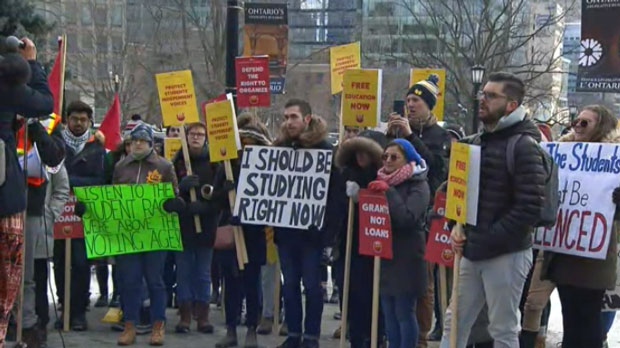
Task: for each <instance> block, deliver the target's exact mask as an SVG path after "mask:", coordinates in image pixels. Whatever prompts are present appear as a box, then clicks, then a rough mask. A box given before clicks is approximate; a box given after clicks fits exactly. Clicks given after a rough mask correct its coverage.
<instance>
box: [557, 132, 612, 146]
mask: <svg viewBox="0 0 620 348" xmlns="http://www.w3.org/2000/svg"><path fill="white" fill-rule="evenodd" d="M558 141H559V142H566V143H570V142H574V141H575V132H574V131H571V132H570V133H568V134H566V135H564V136H563V137H561V138H560V139H559V140H558ZM600 142H601V143H608V144H620V130H619V129H614V130H612V131H611V132H609V133H607V135H606V136H605V137H604V138H603V140H601V141H600Z"/></svg>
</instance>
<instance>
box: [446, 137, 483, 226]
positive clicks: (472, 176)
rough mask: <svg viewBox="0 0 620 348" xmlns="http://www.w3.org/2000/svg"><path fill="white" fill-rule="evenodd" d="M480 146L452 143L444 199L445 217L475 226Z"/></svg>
mask: <svg viewBox="0 0 620 348" xmlns="http://www.w3.org/2000/svg"><path fill="white" fill-rule="evenodd" d="M479 184H480V146H476V145H468V144H463V143H454V144H452V149H451V151H450V171H449V172H448V189H447V199H446V218H448V219H451V220H455V221H456V222H458V223H461V224H468V225H472V226H475V225H476V221H477V218H478V188H479Z"/></svg>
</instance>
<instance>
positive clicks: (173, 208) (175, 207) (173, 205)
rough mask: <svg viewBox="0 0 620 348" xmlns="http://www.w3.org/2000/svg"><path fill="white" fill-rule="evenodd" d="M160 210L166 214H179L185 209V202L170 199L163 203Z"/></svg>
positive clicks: (179, 199) (178, 198)
mask: <svg viewBox="0 0 620 348" xmlns="http://www.w3.org/2000/svg"><path fill="white" fill-rule="evenodd" d="M162 208H164V211H165V212H167V213H177V214H179V213H181V212H182V211H183V210H184V209H185V201H184V200H183V199H182V198H180V197H177V198H170V199H167V200H166V201H164V204H163V205H162Z"/></svg>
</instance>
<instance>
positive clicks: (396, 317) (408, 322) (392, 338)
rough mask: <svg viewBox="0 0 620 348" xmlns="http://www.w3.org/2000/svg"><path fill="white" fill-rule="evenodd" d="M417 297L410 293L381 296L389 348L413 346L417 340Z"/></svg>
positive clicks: (408, 347)
mask: <svg viewBox="0 0 620 348" xmlns="http://www.w3.org/2000/svg"><path fill="white" fill-rule="evenodd" d="M416 302H417V299H416V298H414V297H413V296H412V295H407V294H403V295H399V296H387V295H385V296H381V309H382V310H383V317H384V318H385V332H386V334H387V338H388V342H389V343H390V348H410V347H415V346H416V344H417V342H418V330H419V328H418V320H417V318H416V314H415V313H416V308H415V307H416Z"/></svg>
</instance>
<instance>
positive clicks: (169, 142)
mask: <svg viewBox="0 0 620 348" xmlns="http://www.w3.org/2000/svg"><path fill="white" fill-rule="evenodd" d="M182 147H183V144H182V143H181V138H166V139H164V156H165V157H166V159H167V160H168V161H172V159H173V158H174V155H176V154H177V152H179V150H181V148H182Z"/></svg>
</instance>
